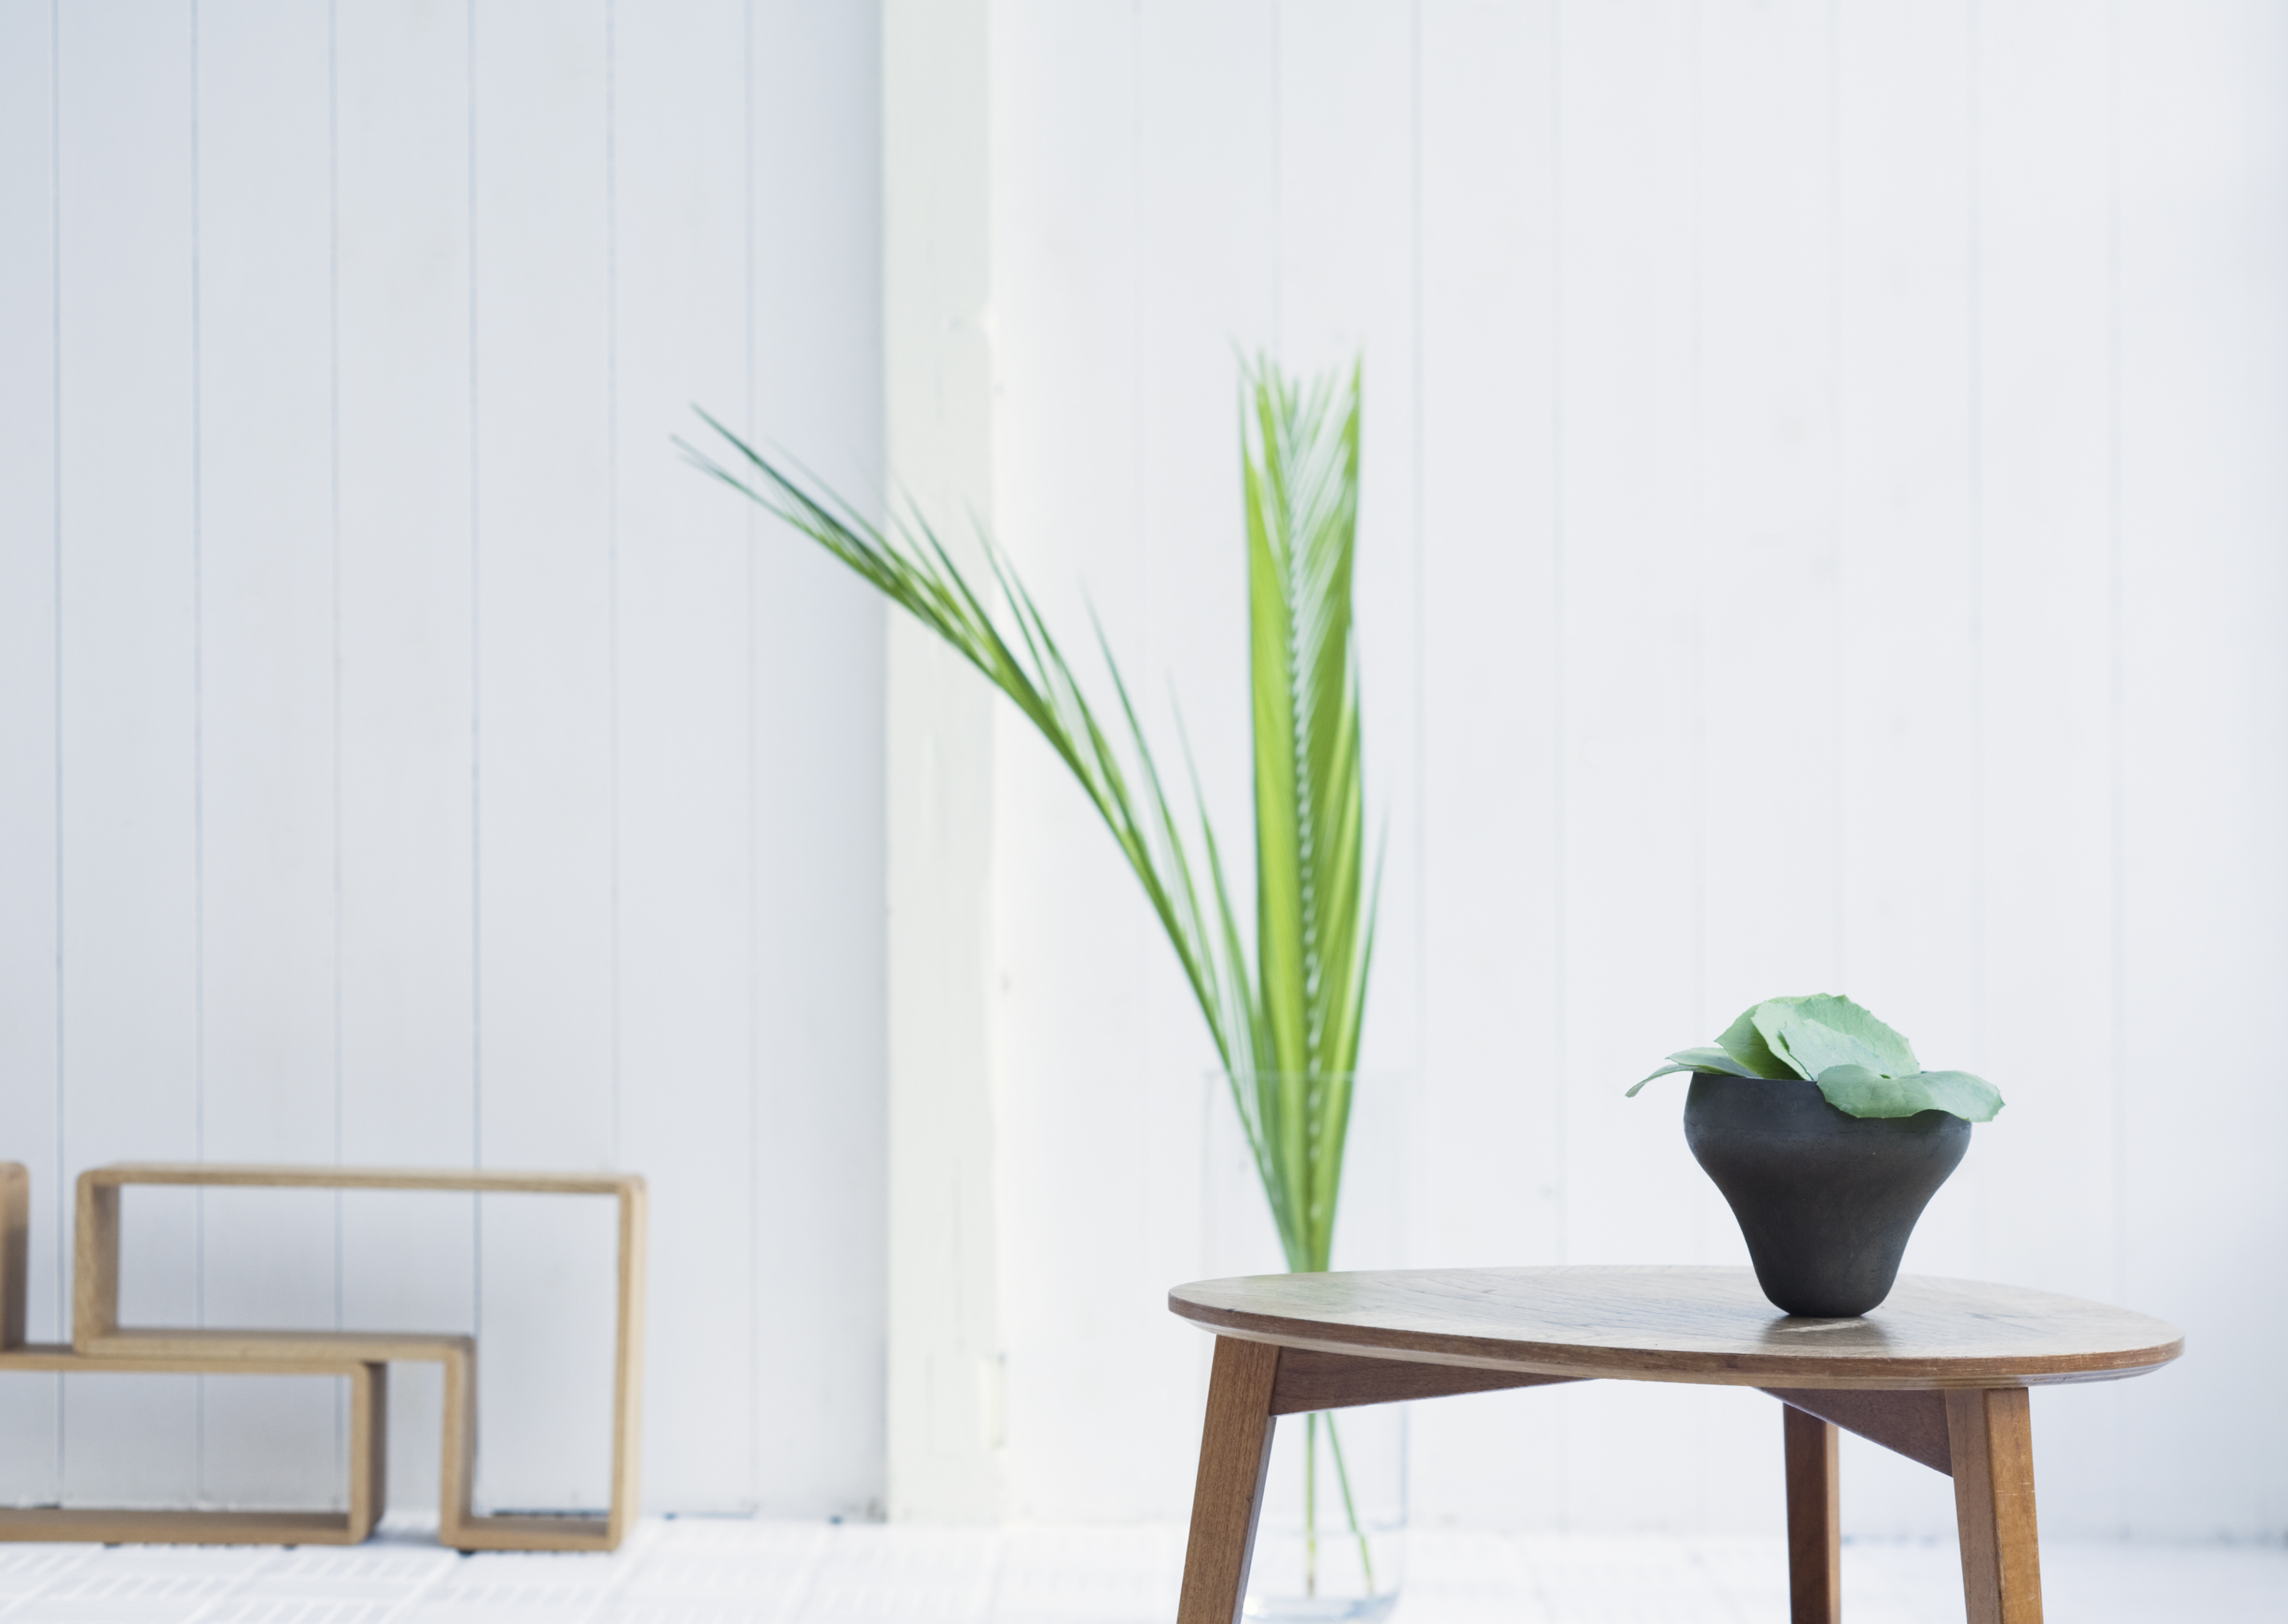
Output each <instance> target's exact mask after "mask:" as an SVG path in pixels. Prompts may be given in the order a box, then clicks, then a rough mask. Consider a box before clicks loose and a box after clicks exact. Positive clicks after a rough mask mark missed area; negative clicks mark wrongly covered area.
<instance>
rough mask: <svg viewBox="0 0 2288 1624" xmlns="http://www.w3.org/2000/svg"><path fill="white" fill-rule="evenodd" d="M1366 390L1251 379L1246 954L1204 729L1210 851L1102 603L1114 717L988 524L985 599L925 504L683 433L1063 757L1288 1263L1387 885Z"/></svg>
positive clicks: (1245, 432) (1315, 1182)
mask: <svg viewBox="0 0 2288 1624" xmlns="http://www.w3.org/2000/svg"><path fill="white" fill-rule="evenodd" d="M1359 399H1360V374H1359V369H1358V368H1355V367H1354V368H1352V370H1351V372H1350V374H1349V376H1348V377H1347V379H1346V378H1341V377H1339V376H1329V377H1326V378H1322V379H1320V380H1317V381H1316V382H1315V383H1314V384H1312V385H1311V386H1310V387H1309V388H1308V389H1307V390H1306V389H1304V388H1302V387H1299V385H1297V384H1294V383H1292V382H1291V381H1289V380H1288V379H1286V378H1285V377H1284V376H1282V374H1281V373H1280V371H1279V369H1278V368H1276V367H1275V366H1274V365H1272V364H1271V363H1270V362H1268V361H1259V362H1258V363H1257V364H1256V365H1255V366H1254V367H1253V368H1251V369H1250V371H1249V374H1248V376H1247V378H1246V390H1245V403H1244V409H1243V413H1242V423H1241V442H1242V451H1243V470H1244V477H1243V494H1244V498H1245V511H1246V519H1247V573H1248V629H1249V633H1248V635H1249V669H1250V674H1251V691H1252V696H1253V710H1252V717H1251V721H1252V725H1253V734H1254V767H1253V781H1254V799H1255V876H1254V878H1255V939H1254V943H1253V952H1252V954H1251V953H1250V950H1249V944H1248V943H1247V942H1246V941H1245V940H1244V939H1243V936H1242V933H1241V930H1240V923H1239V921H1240V916H1241V910H1240V909H1239V907H1237V906H1236V905H1235V898H1236V895H1237V893H1236V891H1235V888H1234V886H1233V884H1232V878H1231V875H1230V872H1229V870H1228V868H1227V865H1226V863H1225V861H1224V854H1223V852H1222V849H1221V848H1220V847H1219V845H1218V844H1217V841H1216V837H1215V829H1214V826H1213V824H1212V821H1211V820H1210V819H1209V817H1208V813H1207V807H1206V804H1205V800H1204V796H1202V795H1201V792H1200V788H1199V782H1200V780H1199V774H1198V771H1197V769H1196V766H1195V765H1194V764H1193V762H1192V757H1191V747H1190V742H1189V741H1188V740H1185V741H1184V750H1183V753H1184V761H1185V766H1186V769H1187V771H1188V773H1189V775H1190V778H1191V783H1192V798H1193V810H1194V815H1195V816H1196V820H1197V827H1198V840H1199V843H1200V852H1201V854H1202V855H1201V858H1200V859H1199V860H1195V858H1194V856H1193V853H1192V849H1191V847H1190V845H1189V843H1188V839H1187V837H1186V835H1185V833H1184V830H1183V828H1181V827H1180V824H1179V822H1178V820H1177V817H1176V814H1175V812H1174V810H1173V808H1172V804H1171V803H1170V801H1169V797H1168V794H1167V790H1166V786H1165V785H1164V782H1163V781H1162V779H1161V775H1160V771H1159V767H1158V764H1157V762H1156V759H1155V757H1154V755H1153V752H1152V748H1151V743H1150V741H1149V739H1148V737H1147V735H1146V733H1145V729H1144V725H1143V722H1142V720H1141V719H1140V717H1139V716H1138V714H1137V711H1136V707H1135V704H1134V702H1133V701H1132V698H1131V695H1130V692H1129V688H1128V685H1127V683H1126V682H1125V681H1124V679H1123V677H1122V676H1121V674H1120V667H1119V663H1118V661H1116V660H1115V659H1114V657H1113V654H1112V650H1111V647H1110V645H1109V644H1108V641H1107V639H1106V638H1105V636H1104V631H1103V628H1102V627H1101V626H1100V625H1093V621H1094V616H1093V613H1092V615H1091V619H1092V630H1094V632H1095V636H1096V644H1097V649H1098V652H1099V654H1100V656H1101V657H1102V659H1103V661H1104V664H1105V669H1106V670H1107V671H1108V674H1109V675H1110V677H1111V681H1112V685H1113V692H1114V694H1115V696H1116V714H1115V715H1114V719H1115V720H1116V727H1113V728H1108V727H1107V726H1106V725H1104V724H1103V722H1101V721H1100V719H1099V717H1098V714H1097V712H1096V710H1095V709H1094V708H1093V707H1092V706H1091V704H1090V703H1089V701H1088V699H1087V696H1086V694H1085V693H1084V691H1083V690H1082V687H1081V685H1080V683H1079V682H1078V680H1077V679H1076V677H1075V676H1074V675H1073V671H1072V668H1071V665H1070V663H1069V661H1068V660H1067V659H1066V656H1065V654H1064V651H1063V649H1062V648H1061V646H1059V644H1058V642H1057V639H1056V638H1055V636H1054V634H1053V632H1052V631H1051V630H1050V629H1049V625H1048V622H1047V621H1046V620H1045V618H1044V617H1043V615H1042V614H1041V611H1040V608H1039V606H1038V605H1037V603H1036V602H1035V601H1034V599H1033V597H1032V595H1031V593H1030V592H1029V591H1028V590H1027V589H1026V587H1025V583H1024V582H1023V581H1022V580H1021V578H1020V577H1019V575H1018V574H1017V571H1016V568H1015V566H1014V565H1013V563H1012V562H1011V560H1010V559H1009V558H1008V556H1007V554H1006V553H1005V552H1004V551H1002V550H1001V549H1000V548H999V547H998V546H997V545H996V544H995V543H994V542H993V540H992V538H991V537H990V536H989V535H984V534H983V533H980V534H979V535H978V538H977V540H978V544H979V546H980V548H981V551H982V556H983V558H984V561H985V566H986V571H987V574H988V576H989V579H990V590H991V591H992V593H993V595H994V597H993V601H992V602H991V603H990V604H989V603H988V601H987V599H986V598H985V597H984V596H983V595H982V594H981V593H980V592H979V591H978V590H974V589H973V587H972V586H971V584H970V582H969V580H968V578H967V577H966V576H965V575H964V574H963V572H962V570H961V569H960V567H959V566H957V565H956V564H955V562H954V560H953V557H952V554H951V552H950V551H949V550H948V548H947V547H946V545H945V544H944V543H943V542H942V541H941V539H940V537H939V536H938V535H937V534H936V533H935V532H934V531H933V530H932V529H931V528H930V527H929V524H928V522H927V520H926V519H924V518H923V517H922V515H921V514H919V513H918V512H916V511H911V510H910V509H908V510H906V511H903V512H899V511H893V512H892V514H891V516H890V518H889V519H888V521H887V523H886V524H885V525H877V524H875V523H874V522H873V521H871V520H870V519H868V518H867V517H866V515H865V514H864V513H863V512H862V511H860V510H859V509H858V508H857V506H856V505H855V504H854V503H851V502H848V501H846V500H845V499H844V498H842V497H840V496H838V495H835V494H834V493H833V492H832V491H831V490H830V489H828V488H827V487H825V486H824V485H823V484H822V482H821V481H819V480H817V479H815V478H814V477H812V476H811V475H809V474H808V472H807V471H804V470H801V469H799V468H795V467H792V466H791V465H788V466H782V465H781V463H778V462H775V461H774V460H772V459H770V458H768V457H766V456H763V455H762V454H761V453H759V452H758V451H757V450H756V449H755V448H753V447H751V446H750V445H749V444H747V442H746V441H744V440H742V439H741V438H740V437H739V436H738V435H736V434H735V433H733V432H731V431H730V430H729V429H728V428H727V427H725V426H724V424H721V423H719V422H718V421H717V420H716V419H715V418H713V417H711V416H708V415H707V414H706V413H704V412H702V413H700V416H701V418H702V419H703V421H704V422H705V423H706V424H707V425H708V427H709V428H710V429H711V430H712V431H714V432H715V434H716V435H717V436H719V438H720V440H722V441H723V443H724V444H725V445H727V446H728V447H729V448H730V449H731V451H732V452H733V453H735V456H734V457H733V458H732V459H730V463H729V465H727V464H726V463H723V462H719V461H717V460H716V459H715V458H714V457H713V456H710V455H709V454H708V453H707V452H705V451H703V450H701V449H700V448H696V447H695V446H692V445H690V444H688V443H687V442H685V441H682V440H678V441H677V442H676V443H677V444H678V445H679V447H680V448H681V449H682V451H683V453H684V455H685V456H687V458H688V459H689V460H690V461H691V462H692V463H694V464H695V465H696V466H697V467H698V468H700V469H701V470H703V471H705V472H706V473H708V474H709V475H711V476H712V477H713V478H715V479H719V480H721V481H722V482H723V483H725V484H726V485H728V486H729V487H732V488H733V489H735V490H737V491H739V492H741V493H743V495H746V496H747V497H749V498H750V499H751V500H752V501H754V502H755V503H758V504H759V505H760V506H761V507H762V508H763V509H764V510H765V511H767V512H769V513H771V514H773V515H775V517H777V518H778V519H781V520H783V521H784V522H785V523H786V524H788V525H790V526H791V527H794V528H795V529H797V530H798V531H800V532H802V533H803V534H804V535H807V536H809V537H810V538H811V539H812V540H814V541H815V542H816V543H818V544H819V545H820V546H822V547H823V548H825V549H826V551H828V552H830V553H831V554H833V556H834V557H836V558H839V559H840V560H841V561H842V562H843V563H844V564H846V565H847V566H849V567H850V568H851V569H852V570H854V571H855V572H856V573H857V574H859V575H860V576H861V577H862V578H863V579H864V580H865V581H866V582H869V583H870V585H872V586H873V587H874V588H876V590H879V591H880V592H881V593H882V594H883V595H884V596H885V597H886V598H889V599H890V600H891V601H892V602H894V603H895V604H897V605H898V606H900V607H901V608H902V609H904V610H906V611H907V612H908V613H909V614H912V615H913V616H914V617H915V618H916V619H917V620H918V621H919V622H921V623H922V624H923V625H925V626H926V627H928V628H929V629H930V630H932V631H933V632H935V633H937V635H938V636H939V637H941V638H943V639H944V640H945V641H946V642H947V643H948V644H949V646H952V648H953V649H954V650H955V652H956V653H957V654H960V655H961V656H962V657H963V658H964V659H965V660H967V661H969V662H970V663H971V664H972V665H973V666H975V667H976V668H977V669H978V670H979V671H980V672H981V673H982V674H983V675H984V676H985V677H986V678H987V680H989V682H991V683H992V684H993V685H995V686H996V687H997V688H999V689H1000V690H1001V692H1002V693H1005V694H1006V695H1007V696H1008V698H1009V700H1010V701H1011V702H1012V703H1013V704H1014V705H1015V706H1016V707H1017V709H1018V710H1019V711H1020V712H1021V713H1022V714H1023V716H1024V717H1026V719H1027V720H1029V721H1030V722H1031V723H1032V724H1033V725H1034V726H1035V727H1036V728H1037V729H1038V730H1039V732H1040V733H1041V736H1042V737H1043V738H1044V739H1045V740H1046V741H1048V744H1049V746H1050V748H1051V749H1053V750H1054V751H1055V752H1056V753H1057V756H1058V757H1059V758H1060V759H1061V760H1062V761H1063V762H1064V764H1065V765H1066V766H1067V768H1068V769H1069V770H1070V772H1072V775H1073V777H1074V778H1075V780H1077V781H1078V783H1079V784H1080V787H1081V789H1082V791H1083V793H1084V794H1085V795H1086V796H1088V798H1089V801H1090V803H1091V804H1092V805H1093V806H1094V807H1095V808H1096V812H1097V815H1098V817H1099V818H1100V820H1102V821H1103V823H1104V826H1105V828H1106V829H1107V831H1108V833H1109V834H1110V835H1111V836H1112V838H1113V840H1114V842H1115V844H1117V845H1118V846H1119V848H1120V851H1121V854H1122V856H1123V857H1124V859H1125V860H1127V863H1128V866H1129V867H1130V869H1131V870H1132V872H1133V873H1134V874H1135V875H1136V877H1137V880H1138V882H1139V883H1140V884H1141V885H1142V886H1143V888H1144V893H1145V897H1146V899H1147V900H1148V902H1149V904H1150V905H1151V907H1152V910H1153V913H1154V915H1155V916H1156V918H1157V919H1158V920H1159V922H1160V925H1161V928H1162V930H1163V931H1164V932H1165V933H1166V935H1167V938H1168V942H1169V946H1170V947H1172V948H1173V949H1174V951H1175V954H1176V957H1177V959H1178V961H1179V962H1180V964H1181V965H1182V968H1183V971H1184V976H1185V978H1186V981H1187V982H1188V985H1189V986H1190V988H1191V992H1192V996H1193V999H1194V1001H1195V1002H1196V1003H1197V1004H1198V1006H1199V1010H1200V1014H1201V1017H1202V1018H1203V1019H1204V1021H1205V1022H1206V1023H1207V1026H1208V1032H1209V1035H1210V1037H1211V1038H1212V1041H1213V1042H1214V1043H1215V1046H1216V1050H1217V1053H1218V1054H1219V1057H1220V1058H1221V1059H1222V1061H1223V1066H1224V1070H1225V1072H1226V1073H1227V1076H1228V1077H1229V1079H1230V1081H1231V1089H1232V1100H1233V1104H1234V1105H1235V1107H1236V1109H1237V1111H1238V1113H1239V1118H1240V1122H1241V1126H1242V1128H1243V1130H1244V1132H1245V1133H1246V1136H1247V1140H1248V1146H1249V1151H1250V1153H1251V1155H1252V1157H1253V1158H1254V1161H1255V1164H1256V1170H1257V1173H1258V1175H1259V1177H1260V1178H1261V1180H1262V1183H1263V1189H1264V1195H1265V1198H1266V1200H1267V1201H1268V1203H1269V1205H1270V1208H1271V1213H1272V1217H1273V1220H1274V1222H1275V1224H1276V1225H1277V1228H1278V1232H1279V1238H1280V1241H1281V1244H1282V1247H1283V1249H1284V1250H1285V1252H1286V1255H1287V1261H1288V1266H1289V1267H1290V1268H1292V1269H1324V1268H1326V1267H1327V1266H1328V1261H1329V1258H1330V1256H1331V1248H1332V1245H1333V1236H1334V1222H1335V1209H1336V1203H1337V1200H1338V1198H1339V1195H1340V1192H1341V1177H1342V1159H1343V1151H1344V1146H1345V1144H1346V1141H1347V1134H1348V1129H1349V1120H1350V1105H1351V1087H1352V1074H1353V1073H1354V1071H1355V1068H1356V1066H1357V1061H1358V1052H1359V1038H1360V1033H1361V1030H1362V1025H1363V1021H1364V1011H1365V1004H1366V985H1367V972H1368V970H1369V968H1370V964H1371V963H1372V959H1373V948H1374V915H1375V909H1374V902H1373V898H1374V896H1375V894H1376V893H1377V892H1378V891H1379V889H1380V863H1379V861H1378V863H1377V865H1376V875H1375V877H1374V882H1373V883H1372V884H1371V885H1370V884H1369V883H1368V881H1367V877H1366V874H1365V864H1364V854H1365V829H1366V802H1365V794H1364V788H1363V785H1364V765H1363V759H1362V753H1361V743H1360V719H1359V672H1358V656H1357V649H1356V642H1355V634H1354V630H1353V626H1352V616H1351V595H1352V583H1353V577H1354V574H1355V557H1356V551H1357V528H1358V475H1359V424H1360V407H1359ZM1108 714H1114V713H1108ZM1180 725H1181V723H1180V718H1179V726H1180ZM1116 735H1117V738H1116ZM1251 961H1252V962H1251Z"/></svg>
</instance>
